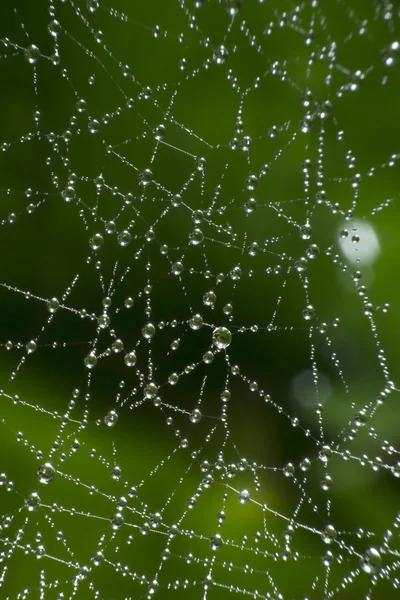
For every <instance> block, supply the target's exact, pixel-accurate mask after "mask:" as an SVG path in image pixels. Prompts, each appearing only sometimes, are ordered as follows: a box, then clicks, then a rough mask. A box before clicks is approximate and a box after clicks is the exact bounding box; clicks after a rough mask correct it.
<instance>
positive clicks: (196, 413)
mask: <svg viewBox="0 0 400 600" xmlns="http://www.w3.org/2000/svg"><path fill="white" fill-rule="evenodd" d="M201 417H202V414H201V412H200V410H199V409H198V408H195V409H194V410H193V411H192V412H191V413H190V417H189V419H190V421H191V423H199V421H200V420H201Z"/></svg>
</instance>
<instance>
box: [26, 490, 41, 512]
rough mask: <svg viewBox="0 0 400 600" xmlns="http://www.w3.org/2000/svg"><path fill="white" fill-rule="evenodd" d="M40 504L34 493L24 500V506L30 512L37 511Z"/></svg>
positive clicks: (38, 497) (37, 496)
mask: <svg viewBox="0 0 400 600" xmlns="http://www.w3.org/2000/svg"><path fill="white" fill-rule="evenodd" d="M41 503H42V501H41V499H40V496H39V494H37V493H36V492H33V493H32V494H29V496H27V497H26V498H25V506H26V508H27V509H28V510H29V511H30V512H33V511H35V510H37V509H38V508H39V506H40V505H41Z"/></svg>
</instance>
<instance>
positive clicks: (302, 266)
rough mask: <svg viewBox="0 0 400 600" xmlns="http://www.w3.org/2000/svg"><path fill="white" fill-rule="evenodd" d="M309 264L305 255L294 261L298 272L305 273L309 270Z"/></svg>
mask: <svg viewBox="0 0 400 600" xmlns="http://www.w3.org/2000/svg"><path fill="white" fill-rule="evenodd" d="M307 266H308V265H307V261H306V259H305V258H303V257H302V258H299V260H296V262H295V263H294V268H295V269H296V271H297V272H298V273H304V271H306V270H307Z"/></svg>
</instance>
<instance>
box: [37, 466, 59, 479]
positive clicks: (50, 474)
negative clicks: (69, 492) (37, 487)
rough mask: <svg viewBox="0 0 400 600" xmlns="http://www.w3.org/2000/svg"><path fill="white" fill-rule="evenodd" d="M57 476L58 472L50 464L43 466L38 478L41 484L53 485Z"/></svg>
mask: <svg viewBox="0 0 400 600" xmlns="http://www.w3.org/2000/svg"><path fill="white" fill-rule="evenodd" d="M55 476H56V470H55V468H54V467H53V465H52V464H51V463H49V462H47V463H45V464H44V465H41V466H40V467H39V468H38V470H37V478H38V480H39V482H40V483H45V484H47V483H51V482H52V481H53V479H54V477H55Z"/></svg>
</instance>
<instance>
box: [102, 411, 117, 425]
mask: <svg viewBox="0 0 400 600" xmlns="http://www.w3.org/2000/svg"><path fill="white" fill-rule="evenodd" d="M104 423H105V424H106V425H107V426H108V427H114V426H115V425H116V424H117V423H118V413H117V412H116V411H115V410H110V411H109V412H108V413H107V414H106V416H105V417H104Z"/></svg>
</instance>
